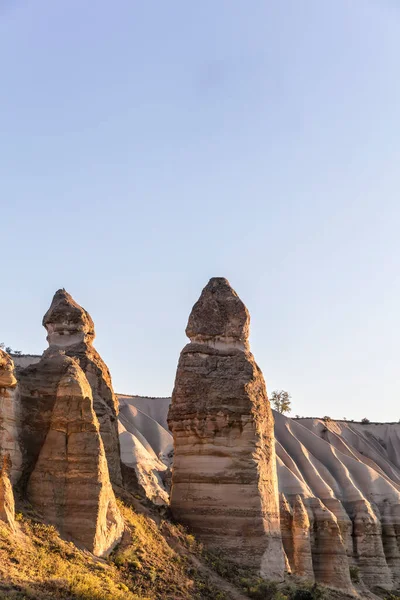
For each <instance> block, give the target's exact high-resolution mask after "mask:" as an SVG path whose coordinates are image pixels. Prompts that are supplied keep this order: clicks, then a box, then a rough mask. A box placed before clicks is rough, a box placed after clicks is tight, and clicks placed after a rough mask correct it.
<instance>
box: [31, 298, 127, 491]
mask: <svg viewBox="0 0 400 600" xmlns="http://www.w3.org/2000/svg"><path fill="white" fill-rule="evenodd" d="M43 325H44V327H45V328H46V330H47V341H48V343H49V351H50V352H53V351H54V350H62V351H63V352H64V353H65V355H66V356H70V357H72V358H76V359H77V360H78V361H79V364H80V366H81V368H82V370H83V371H84V373H85V375H86V377H87V379H88V381H89V384H90V387H91V389H92V394H93V406H94V410H95V413H96V416H97V418H98V421H99V425H100V433H101V437H102V440H103V444H104V449H105V453H106V457H107V462H108V469H109V472H110V478H111V481H112V482H113V483H116V484H118V485H121V483H122V476H121V463H120V451H119V440H118V420H117V416H118V401H117V398H116V396H115V394H114V390H113V387H112V382H111V375H110V372H109V370H108V368H107V366H106V364H105V363H104V361H103V360H102V358H101V356H100V355H99V353H98V352H97V351H96V349H95V348H94V347H93V340H94V338H95V330H94V324H93V321H92V318H91V317H90V315H89V313H88V312H87V311H86V310H85V309H84V308H82V307H81V306H79V304H78V303H77V302H75V300H74V299H73V298H72V297H71V296H70V294H68V293H67V292H66V291H65V290H64V289H62V290H58V291H57V292H56V293H55V295H54V298H53V301H52V303H51V306H50V308H49V310H48V311H47V313H46V314H45V316H44V318H43Z"/></svg>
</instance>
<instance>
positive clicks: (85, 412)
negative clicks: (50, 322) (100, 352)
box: [27, 353, 124, 556]
mask: <svg viewBox="0 0 400 600" xmlns="http://www.w3.org/2000/svg"><path fill="white" fill-rule="evenodd" d="M44 362H45V363H46V364H45V366H46V365H47V371H49V370H50V368H49V363H54V370H55V371H58V373H59V374H60V373H61V376H60V377H59V380H58V383H57V386H56V394H55V401H54V404H53V407H52V411H51V416H50V420H49V424H48V425H49V426H48V430H47V433H46V435H45V439H44V441H43V445H40V452H39V455H38V458H37V461H35V465H34V468H33V471H32V473H31V475H30V479H29V483H28V488H27V493H28V497H29V499H30V500H31V502H32V504H33V505H34V506H35V507H37V508H39V509H40V511H41V512H42V514H43V516H44V518H45V519H46V520H48V521H49V522H51V523H53V524H54V525H56V526H57V528H58V529H59V530H60V531H61V532H62V533H63V534H64V535H67V536H71V537H72V538H73V539H74V540H75V541H77V542H79V543H81V544H82V545H83V546H84V547H86V548H87V549H89V550H90V551H91V552H93V553H94V554H96V555H98V556H104V555H106V554H108V553H109V552H110V551H111V549H112V548H113V547H114V546H115V544H116V543H117V542H118V541H119V539H120V538H121V535H122V532H123V527H124V526H123V521H122V517H121V516H120V514H119V511H118V508H117V505H116V501H115V497H114V493H113V491H112V487H111V483H110V479H109V473H108V468H107V461H106V456H105V452H104V447H103V442H102V439H101V436H100V433H99V424H98V420H97V417H96V414H95V412H94V410H93V400H92V390H91V387H90V385H89V383H88V381H87V378H86V376H85V374H84V373H83V370H82V369H81V368H80V366H79V364H78V363H77V362H76V361H74V360H73V359H71V358H69V357H67V356H63V355H60V354H57V353H54V354H53V355H52V356H51V357H47V358H46V359H44ZM39 364H40V363H39ZM35 367H36V365H35ZM39 398H40V391H39ZM42 404H43V403H42ZM41 438H43V435H42V436H41ZM36 450H37V448H36Z"/></svg>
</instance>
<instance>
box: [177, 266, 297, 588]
mask: <svg viewBox="0 0 400 600" xmlns="http://www.w3.org/2000/svg"><path fill="white" fill-rule="evenodd" d="M249 321H250V319H249V313H248V311H247V309H246V307H245V306H244V304H243V302H242V301H241V300H240V298H239V297H238V296H237V294H236V292H235V291H234V290H233V289H232V288H231V286H230V285H229V283H228V281H227V280H226V279H223V278H213V279H211V280H210V282H209V283H208V285H207V286H206V287H205V288H204V290H203V292H202V294H201V296H200V299H199V300H198V302H196V304H195V305H194V307H193V310H192V312H191V314H190V317H189V321H188V325H187V328H186V334H187V336H188V337H189V338H190V343H189V344H188V345H187V346H185V348H184V349H183V350H182V353H181V356H180V359H179V364H178V369H177V374H176V380H175V387H174V391H173V395H172V403H171V407H170V410H169V416H168V423H169V427H170V429H171V431H172V434H173V438H174V446H175V455H174V463H173V472H172V490H171V509H172V512H173V514H174V516H175V518H177V519H178V520H180V521H181V522H183V523H184V524H186V525H188V526H189V527H190V528H191V529H192V531H193V532H194V533H196V534H197V535H198V536H199V538H200V539H202V540H203V541H204V542H205V543H206V544H207V546H208V547H209V548H211V549H217V550H221V551H223V552H224V553H225V554H226V555H228V557H229V558H230V559H231V560H233V561H236V562H238V563H240V564H241V566H246V567H250V568H255V569H257V570H258V571H259V572H260V573H261V575H262V576H264V577H270V578H272V579H280V578H282V576H283V572H284V567H285V563H284V553H283V548H282V540H281V534H280V526H279V504H278V486H277V478H276V466H275V448H274V438H273V417H272V413H271V409H270V405H269V401H268V398H267V393H266V388H265V382H264V378H263V375H262V373H261V371H260V369H259V368H258V366H257V364H256V363H255V361H254V358H253V356H252V354H251V353H250V350H249V341H248V336H249Z"/></svg>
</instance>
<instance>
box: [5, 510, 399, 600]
mask: <svg viewBox="0 0 400 600" xmlns="http://www.w3.org/2000/svg"><path fill="white" fill-rule="evenodd" d="M119 507H120V510H121V512H122V514H123V516H124V519H125V523H126V531H125V534H124V537H123V539H122V542H121V544H120V545H119V546H118V547H117V549H116V550H115V551H114V552H113V553H112V554H111V556H110V557H109V558H108V559H107V560H101V559H96V558H94V557H93V555H91V554H90V553H88V552H85V551H82V550H79V549H78V548H77V547H76V546H75V545H74V544H73V543H72V542H68V541H65V540H63V539H61V538H60V536H59V534H58V532H57V530H56V529H55V528H54V527H53V526H51V525H45V524H43V522H42V521H41V519H40V516H39V515H37V513H35V512H34V511H33V510H32V508H31V507H30V506H29V505H27V504H24V505H23V506H22V507H20V510H21V512H19V513H18V514H17V527H18V531H17V533H15V532H12V531H11V530H10V529H9V528H8V527H7V526H5V525H4V524H2V523H1V522H0V600H1V599H3V598H4V599H11V600H12V599H14V600H25V599H26V600H28V599H29V600H50V599H51V600H167V599H170V600H206V599H207V600H245V599H246V598H252V599H254V600H319V599H322V598H326V600H328V599H331V598H332V599H333V598H334V597H335V598H339V597H340V598H344V597H346V596H342V595H339V596H335V595H334V594H333V595H331V593H328V592H327V591H325V590H323V589H321V588H320V587H319V586H312V585H304V584H300V583H299V582H295V581H294V580H293V581H292V582H291V583H285V584H281V585H276V584H274V583H271V582H265V581H263V580H261V579H259V578H258V577H256V576H255V575H251V574H250V573H249V572H248V571H244V570H242V569H240V568H239V567H237V566H236V565H233V564H230V563H227V562H226V561H225V560H224V559H223V558H222V557H218V556H216V555H210V554H206V553H204V551H203V548H202V546H201V545H200V544H198V543H196V541H195V539H194V538H193V536H191V535H188V534H187V533H186V532H185V530H184V529H183V528H182V527H180V526H178V525H174V524H172V523H171V522H170V521H168V520H163V519H161V518H160V516H159V515H157V514H155V515H153V516H149V515H146V514H140V513H138V512H136V511H134V510H133V509H132V508H130V507H129V506H127V505H125V504H124V503H122V501H119ZM386 597H387V598H388V599H389V598H390V600H392V599H393V600H397V599H398V598H399V596H397V595H396V594H393V595H389V596H386Z"/></svg>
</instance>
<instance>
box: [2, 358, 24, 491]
mask: <svg viewBox="0 0 400 600" xmlns="http://www.w3.org/2000/svg"><path fill="white" fill-rule="evenodd" d="M19 435H20V398H19V390H18V386H17V380H16V378H15V373H14V363H13V361H12V359H11V357H10V356H9V355H8V354H7V353H6V352H4V350H1V349H0V454H1V455H2V456H6V455H8V457H9V458H8V460H9V476H10V479H11V481H12V482H13V483H15V482H16V481H17V480H18V478H19V477H20V475H21V462H22V454H21V449H20V445H19ZM7 476H8V475H7Z"/></svg>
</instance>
